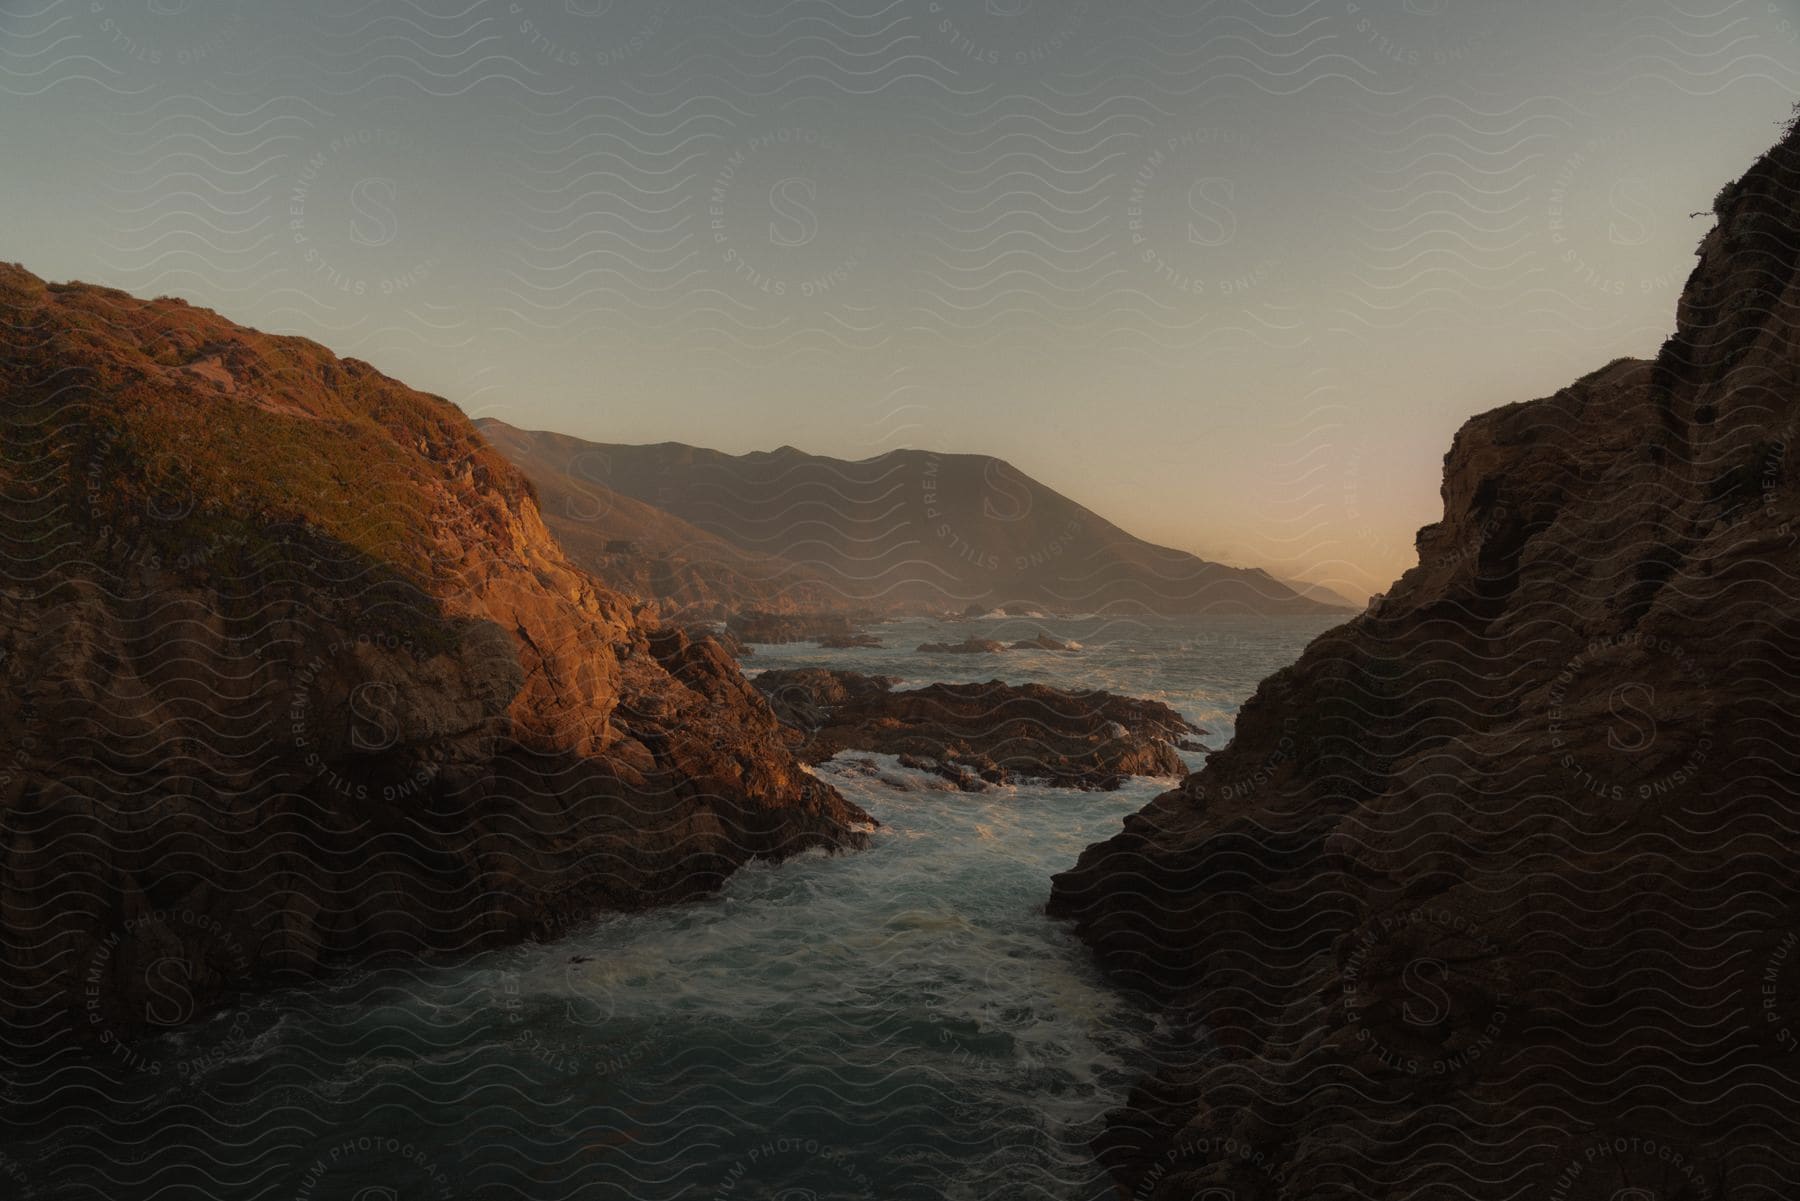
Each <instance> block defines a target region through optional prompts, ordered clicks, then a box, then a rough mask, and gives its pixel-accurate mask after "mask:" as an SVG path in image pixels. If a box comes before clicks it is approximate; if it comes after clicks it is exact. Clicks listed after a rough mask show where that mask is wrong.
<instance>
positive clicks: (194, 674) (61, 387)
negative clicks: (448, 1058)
mask: <svg viewBox="0 0 1800 1201" xmlns="http://www.w3.org/2000/svg"><path fill="white" fill-rule="evenodd" d="M0 417H3V420H4V427H3V430H4V441H3V443H0V453H3V457H0V615H4V626H3V628H0V672H3V673H4V674H5V682H6V687H5V688H4V689H3V690H0V748H5V749H4V761H3V762H0V1030H3V1031H4V1032H5V1034H4V1035H0V1038H4V1039H5V1040H7V1042H0V1051H12V1052H24V1051H29V1053H30V1054H31V1056H32V1057H33V1058H34V1059H35V1060H37V1061H38V1062H39V1063H40V1064H42V1063H43V1062H45V1056H46V1055H48V1054H50V1053H51V1052H52V1051H53V1050H54V1049H55V1048H57V1047H59V1046H62V1045H65V1044H68V1043H71V1042H73V1041H74V1040H77V1039H83V1040H93V1039H98V1040H101V1041H104V1042H107V1043H109V1044H112V1045H115V1046H117V1045H119V1044H120V1043H121V1042H122V1040H125V1039H128V1038H129V1037H130V1036H132V1035H133V1034H135V1033H138V1032H140V1031H142V1030H143V1029H145V1028H146V1027H152V1026H162V1025H173V1024H178V1023H180V1022H182V1021H186V1020H189V1019H191V1018H193V1017H195V1016H197V1015H198V1014H200V1013H202V1012H204V1011H205V1010H206V1009H207V1008H209V1007H210V1006H212V1005H214V1004H216V1003H217V1002H218V1001H219V1000H220V999H221V998H222V997H224V996H226V995H228V994H229V993H231V992H233V991H236V990H240V989H252V988H260V987H266V986H273V985H280V984H289V983H295V982H298V981H301V980H304V979H305V978H307V977H308V976H310V975H312V974H313V973H315V972H317V971H318V970H320V968H321V967H322V965H325V964H327V963H329V962H332V961H336V960H346V959H350V958H354V957H360V956H365V955H369V954H374V953H379V952H430V951H460V950H466V949H471V948H475V947H478V946H482V945H486V944H491V943H494V942H496V941H499V940H503V939H510V938H518V937H521V936H524V935H527V934H529V933H531V932H532V931H534V930H542V929H546V928H550V927H558V926H561V925H562V924H564V923H566V922H568V921H570V920H573V919H575V918H578V917H580V916H582V915H586V914H589V913H592V912H595V911H597V910H601V909H608V908H626V907H636V906H642V905H648V904H652V903H656V902H661V901H668V900H674V899H677V898H681V897H686V896H690V895H693V894H695V893H697V892H700V891H702V890H705V889H709V888H712V887H716V886H717V885H718V884H719V883H720V881H721V880H722V879H723V878H724V877H725V876H726V875H727V874H729V873H730V872H731V871H733V870H734V869H735V868H736V867H738V866H739V865H741V864H743V863H744V862H746V861H747V860H750V859H753V858H766V859H777V858H781V857H783V856H787V855H791V854H793V853H795V852H797V851H801V850H804V849H807V848H812V847H843V846H851V845H855V844H856V843H857V842H858V840H859V837H860V836H859V834H858V833H857V831H858V830H859V829H860V828H861V827H862V826H863V824H864V822H865V821H866V818H865V816H864V815H863V814H862V813H861V811H860V810H858V809H856V808H855V807H854V806H851V805H849V804H847V803H846V802H844V801H843V800H842V798H840V797H839V796H838V795H837V794H836V793H835V792H834V791H833V790H832V789H830V788H829V787H827V786H825V785H824V784H823V783H821V782H819V781H817V780H815V779H814V778H813V777H812V776H811V775H810V774H809V773H808V772H807V771H806V770H805V769H804V768H802V767H801V766H800V765H799V764H798V763H797V762H796V761H795V760H794V758H793V756H792V755H791V754H790V753H789V752H788V751H787V749H786V748H785V747H784V746H783V744H782V734H781V732H780V729H779V727H778V726H777V724H776V722H775V718H774V715H773V714H772V713H771V712H770V710H769V708H768V705H767V704H766V703H765V702H764V701H763V700H762V699H761V696H760V694H758V693H757V692H756V691H755V690H754V689H752V688H751V687H749V685H748V684H747V683H746V682H745V681H744V679H743V678H742V676H741V675H739V673H738V672H737V670H736V668H735V666H734V665H733V664H732V663H731V661H730V659H729V657H728V656H727V655H726V654H725V652H724V651H723V650H722V649H721V648H720V647H719V646H718V645H717V644H716V643H713V642H711V641H706V640H701V641H695V640H693V639H692V638H690V637H689V636H688V635H686V634H684V633H682V632H681V631H680V630H678V629H674V628H672V627H663V626H659V625H657V624H656V623H655V622H654V621H652V620H650V619H649V618H648V617H647V616H646V614H645V612H644V611H643V610H642V609H641V608H640V606H638V605H637V603H636V602H633V601H631V600H629V599H627V598H625V597H623V596H621V595H619V594H618V593H615V592H613V591H610V590H609V589H607V588H605V587H603V586H601V585H599V584H598V583H596V582H595V581H594V580H593V579H592V578H591V577H590V576H588V575H587V574H585V573H583V572H581V571H579V570H577V569H575V568H574V567H572V566H571V565H570V564H569V562H568V561H567V560H566V559H565V557H564V556H563V553H562V551H561V549H560V548H559V547H558V546H557V544H556V543H555V542H554V541H553V540H552V539H551V537H550V536H549V534H548V533H547V531H546V530H545V528H544V525H543V523H542V521H541V520H540V519H539V516H538V510H537V506H536V503H535V501H534V499H533V495H532V492H531V489H530V486H529V485H528V484H527V483H526V481H525V479H524V478H523V477H522V476H520V475H519V474H518V472H517V471H516V470H514V469H513V468H512V467H511V466H510V465H508V464H507V463H506V461H505V460H504V459H502V458H501V457H500V456H499V455H497V454H495V453H494V452H493V451H492V450H491V449H490V448H489V447H488V446H487V444H486V443H485V442H483V441H482V439H481V438H480V437H479V436H478V435H477V434H476V432H475V430H474V429H473V427H472V426H471V425H470V424H469V423H468V421H467V420H466V419H465V418H464V417H463V415H462V414H461V413H460V412H459V411H457V410H456V409H455V408H454V407H452V406H451V405H450V404H448V403H447V402H445V401H443V400H440V399H437V398H435V397H430V396H425V395H422V394H420V393H418V392H414V391H412V390H410V389H408V388H406V387H404V386H403V385H401V384H399V383H397V382H395V381H393V380H391V379H388V378H387V377H385V376H383V375H381V374H380V373H378V372H377V371H375V370H374V369H373V368H371V367H369V366H368V365H367V364H364V363H360V362H357V361H355V360H350V359H338V358H336V357H335V356H333V355H332V354H330V353H329V352H327V351H326V350H324V349H323V348H322V347H319V346H317V345H315V344H313V343H310V342H307V341H304V340H302V339H297V338H277V337H270V336H266V335H263V334H259V333H257V332H255V331H253V330H249V329H245V328H242V327H240V326H237V325H234V324H232V323H231V322H229V321H226V320H225V319H223V318H221V317H219V316H217V315H215V314H213V313H210V312H207V311H204V310H200V309H194V308H190V307H188V306H187V305H185V304H183V303H181V302H179V301H167V300H159V301H154V302H147V301H142V300H138V299H135V298H133V297H130V296H127V295H125V294H123V293H120V292H115V291H110V290H106V289H101V288H95V287H88V286H84V285H67V286H59V285H49V284H45V283H43V282H42V281H40V280H38V279H37V278H35V277H34V276H32V275H30V274H29V273H27V272H25V271H23V270H22V269H20V268H18V267H16V266H10V265H0ZM21 1040H22V1041H23V1043H24V1044H29V1046H28V1047H25V1046H22V1045H21ZM8 1043H10V1044H11V1045H7V1044H8Z"/></svg>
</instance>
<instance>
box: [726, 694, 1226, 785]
mask: <svg viewBox="0 0 1800 1201" xmlns="http://www.w3.org/2000/svg"><path fill="white" fill-rule="evenodd" d="M755 683H756V686H757V687H758V688H759V689H761V690H762V691H763V692H764V693H765V694H766V695H767V696H768V697H769V700H770V703H771V704H772V705H773V706H774V709H775V714H776V716H777V717H779V718H780V719H781V721H782V722H783V724H785V725H787V726H788V727H790V728H791V729H793V730H794V731H795V732H796V734H797V737H796V738H795V744H796V747H797V749H798V752H799V754H800V756H801V758H803V759H805V760H807V761H808V762H810V763H822V762H824V761H825V760H827V759H829V758H831V757H832V756H833V755H835V754H837V753H838V752H839V751H846V750H856V751H873V752H876V753H878V754H888V755H900V756H904V757H908V758H910V759H912V760H915V761H917V765H930V766H934V767H935V768H937V769H939V770H941V771H943V772H944V773H945V774H946V775H948V776H950V777H951V778H952V779H955V780H957V781H958V782H959V783H961V784H962V785H963V786H964V787H968V788H976V787H979V783H978V782H980V781H985V782H986V783H989V784H1004V783H1006V782H1008V781H1009V780H1013V779H1019V778H1030V779H1042V780H1048V781H1049V782H1050V783H1052V784H1054V785H1057V786H1060V787H1064V788H1101V789H1112V788H1117V787H1118V786H1119V785H1120V784H1121V783H1123V781H1124V778H1125V777H1126V776H1178V775H1180V774H1182V772H1183V771H1185V770H1186V767H1185V765H1184V764H1183V762H1182V759H1181V756H1180V755H1178V754H1177V753H1176V752H1175V748H1174V746H1173V745H1171V744H1172V743H1174V742H1177V741H1179V740H1181V739H1184V738H1186V737H1188V736H1189V735H1193V734H1204V733H1205V732H1206V731H1204V730H1202V729H1200V728H1199V727H1198V726H1195V725H1192V724H1191V723H1189V722H1188V721H1187V720H1186V719H1185V718H1183V717H1182V716H1181V715H1180V714H1179V713H1177V712H1175V711H1174V710H1173V709H1171V708H1169V707H1168V706H1167V705H1164V704H1162V703H1161V702H1160V701H1147V700H1137V699H1135V698H1132V697H1125V696H1114V695H1113V694H1112V693H1109V692H1064V691H1061V690H1059V689H1055V688H1048V687H1045V686H1044V685H1042V684H1003V683H1001V682H1000V681H999V680H994V681H991V682H989V683H986V684H933V685H931V686H930V687H929V688H921V689H917V690H906V691H899V692H896V691H894V689H893V685H894V683H895V681H894V680H892V679H889V678H888V677H886V676H866V675H861V674H858V673H856V672H848V671H826V670H824V669H822V668H798V669H792V670H782V671H768V672H764V673H763V674H762V675H760V676H757V677H756V681H755Z"/></svg>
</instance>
